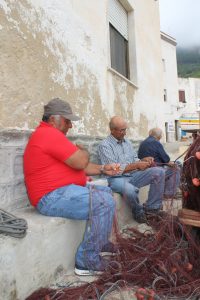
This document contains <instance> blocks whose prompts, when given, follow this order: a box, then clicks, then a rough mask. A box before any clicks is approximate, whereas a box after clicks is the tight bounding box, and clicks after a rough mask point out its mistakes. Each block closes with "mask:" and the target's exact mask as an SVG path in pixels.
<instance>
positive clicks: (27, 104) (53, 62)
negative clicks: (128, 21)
mask: <svg viewBox="0 0 200 300" xmlns="http://www.w3.org/2000/svg"><path fill="white" fill-rule="evenodd" d="M129 2H130V4H131V5H132V7H133V9H134V12H133V13H132V14H131V18H134V24H135V28H132V29H131V32H130V36H132V37H133V35H134V36H135V40H134V43H135V45H136V46H135V52H136V54H137V55H136V61H134V62H131V66H130V67H131V68H134V70H135V72H136V73H137V74H136V76H134V77H135V78H137V86H138V90H136V88H135V87H134V86H133V85H131V84H129V83H128V82H127V81H125V80H123V79H122V78H120V77H118V76H117V75H114V74H113V73H111V72H109V71H108V70H107V68H108V67H109V64H110V60H109V40H108V35H109V32H108V29H109V28H108V19H107V4H108V3H107V0H102V1H91V0H85V1H78V0H74V1H70V0H66V1H61V0H58V1H53V0H40V1H39V0H19V1H12V0H0V40H1V44H0V51H1V55H0V63H1V70H0V84H1V92H0V128H4V129H5V128H19V129H30V128H34V127H35V126H36V125H37V123H38V121H39V120H40V118H41V115H42V107H43V104H45V103H46V102H47V101H48V100H49V99H51V98H52V97H55V96H59V97H63V98H64V99H66V100H68V101H69V102H70V103H71V104H72V106H73V108H74V110H75V111H76V112H77V113H78V114H79V115H80V116H81V117H82V121H79V122H77V123H76V124H75V128H74V130H73V132H74V133H81V134H90V135H96V136H98V135H100V136H102V135H105V134H107V132H108V129H107V123H108V120H109V118H110V117H111V116H112V115H114V114H122V115H123V116H124V117H125V118H127V119H128V120H129V122H130V126H129V127H130V128H131V129H130V136H133V135H134V137H135V138H136V139H137V138H139V137H140V136H145V135H146V132H147V129H148V127H151V126H152V125H156V124H158V123H159V113H158V109H157V107H158V103H159V101H160V99H161V88H160V83H158V79H160V78H161V71H162V70H161V53H160V52H161V50H160V33H159V10H158V4H157V2H156V1H154V0H149V1H146V0H130V1H129ZM135 66H137V71H136V68H135Z"/></svg>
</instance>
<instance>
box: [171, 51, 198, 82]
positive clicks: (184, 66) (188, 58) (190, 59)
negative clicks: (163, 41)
mask: <svg viewBox="0 0 200 300" xmlns="http://www.w3.org/2000/svg"><path fill="white" fill-rule="evenodd" d="M177 63H178V76H179V77H185V78H187V77H195V78H200V47H192V48H179V47H178V48H177Z"/></svg>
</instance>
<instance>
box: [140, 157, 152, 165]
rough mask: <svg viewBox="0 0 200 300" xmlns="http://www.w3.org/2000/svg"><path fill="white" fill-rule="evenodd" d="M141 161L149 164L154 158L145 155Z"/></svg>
mask: <svg viewBox="0 0 200 300" xmlns="http://www.w3.org/2000/svg"><path fill="white" fill-rule="evenodd" d="M141 161H146V162H150V164H152V163H153V162H154V158H153V157H151V156H147V157H144V158H143V159H141Z"/></svg>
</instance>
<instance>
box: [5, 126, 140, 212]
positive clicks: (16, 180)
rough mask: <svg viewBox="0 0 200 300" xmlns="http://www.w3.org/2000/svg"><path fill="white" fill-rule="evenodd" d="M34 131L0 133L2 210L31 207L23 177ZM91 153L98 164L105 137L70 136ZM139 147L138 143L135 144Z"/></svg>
mask: <svg viewBox="0 0 200 300" xmlns="http://www.w3.org/2000/svg"><path fill="white" fill-rule="evenodd" d="M31 132H32V131H30V130H26V131H23V130H21V131H17V130H1V131H0V208H2V209H5V210H8V211H12V210H15V209H19V208H23V207H26V206H28V205H29V202H28V200H27V199H28V197H27V193H26V188H25V185H24V176H23V153H24V148H25V146H26V144H27V141H28V138H29V136H30V134H31ZM69 139H70V140H71V141H72V142H73V143H76V144H82V145H83V146H84V147H85V148H86V149H88V151H89V153H90V161H91V162H94V163H98V157H97V151H96V149H97V146H98V144H99V143H100V141H101V140H102V139H103V137H93V136H83V135H76V136H69ZM134 145H135V147H137V145H138V142H134Z"/></svg>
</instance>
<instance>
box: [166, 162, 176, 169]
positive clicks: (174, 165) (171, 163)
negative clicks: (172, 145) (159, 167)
mask: <svg viewBox="0 0 200 300" xmlns="http://www.w3.org/2000/svg"><path fill="white" fill-rule="evenodd" d="M167 165H168V166H169V167H172V168H175V167H176V164H175V162H174V161H169V162H168V164H167Z"/></svg>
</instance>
